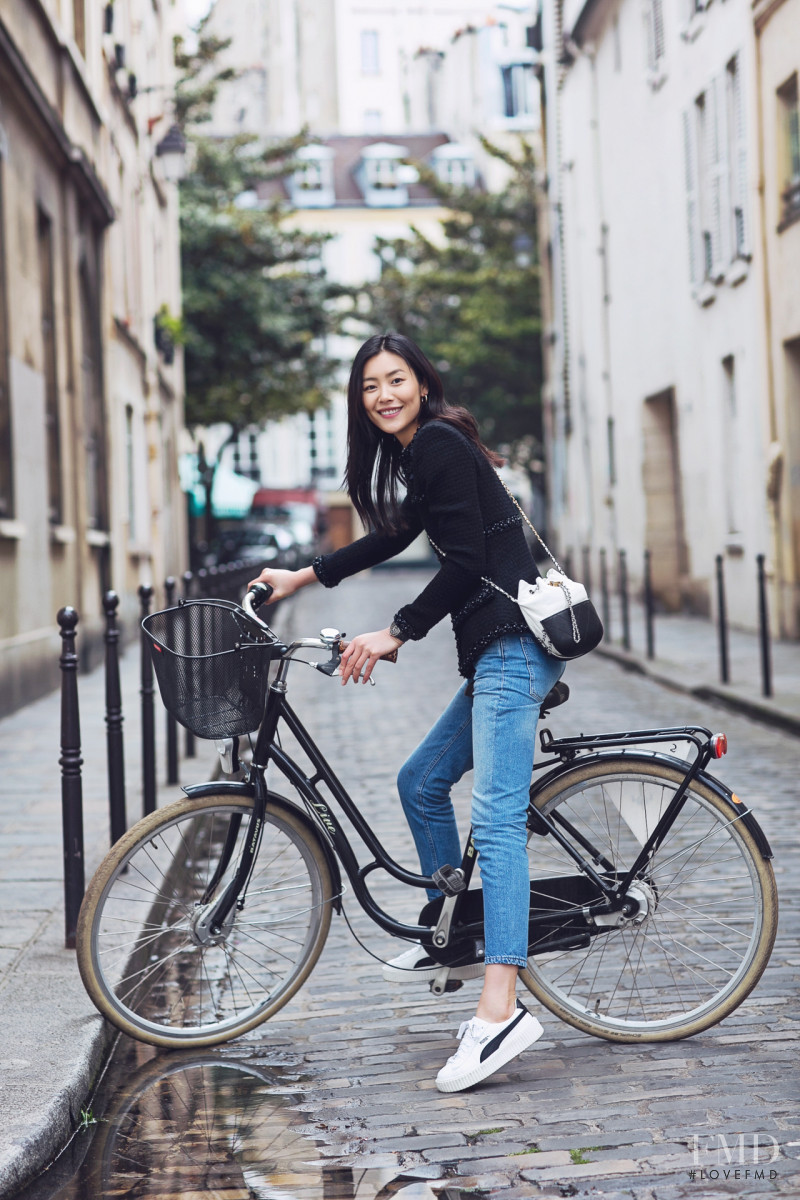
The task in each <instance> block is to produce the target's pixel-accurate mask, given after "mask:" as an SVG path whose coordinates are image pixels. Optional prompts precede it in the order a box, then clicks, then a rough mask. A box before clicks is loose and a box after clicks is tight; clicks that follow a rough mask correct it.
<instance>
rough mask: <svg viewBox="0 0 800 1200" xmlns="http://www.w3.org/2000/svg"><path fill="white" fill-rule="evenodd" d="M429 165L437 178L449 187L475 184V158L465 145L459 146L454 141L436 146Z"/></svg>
mask: <svg viewBox="0 0 800 1200" xmlns="http://www.w3.org/2000/svg"><path fill="white" fill-rule="evenodd" d="M431 166H432V167H433V169H434V171H435V172H436V177H437V179H438V180H439V181H440V182H441V183H444V184H447V185H448V186H449V187H455V188H469V187H474V186H475V159H474V158H473V157H472V151H471V150H470V149H469V148H468V147H467V146H459V145H458V143H456V142H446V143H445V145H444V146H437V147H436V149H435V150H434V152H433V154H432V155H431Z"/></svg>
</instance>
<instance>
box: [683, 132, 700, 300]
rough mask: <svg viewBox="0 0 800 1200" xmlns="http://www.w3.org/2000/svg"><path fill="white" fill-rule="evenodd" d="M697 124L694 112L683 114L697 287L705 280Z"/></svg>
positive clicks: (691, 271) (692, 269)
mask: <svg viewBox="0 0 800 1200" xmlns="http://www.w3.org/2000/svg"><path fill="white" fill-rule="evenodd" d="M696 132H697V122H696V113H695V112H694V111H688V110H687V111H686V112H684V114H683V154H684V170H685V178H686V220H687V225H688V235H689V278H690V279H691V281H692V283H693V284H695V285H697V284H699V283H700V281H701V280H702V278H703V270H702V265H701V264H702V255H701V246H700V221H699V211H698V210H699V191H698V180H697V175H698V172H697V138H696Z"/></svg>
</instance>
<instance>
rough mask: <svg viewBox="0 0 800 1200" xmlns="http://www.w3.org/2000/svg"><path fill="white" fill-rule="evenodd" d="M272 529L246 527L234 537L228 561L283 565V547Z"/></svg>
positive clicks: (270, 565) (265, 565)
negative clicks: (234, 540)
mask: <svg viewBox="0 0 800 1200" xmlns="http://www.w3.org/2000/svg"><path fill="white" fill-rule="evenodd" d="M282 540H283V539H279V538H278V536H276V532H275V531H274V530H272V529H265V528H263V527H261V528H253V527H248V528H245V529H242V530H241V531H240V532H239V534H238V537H237V539H236V545H235V548H234V549H233V551H232V553H231V558H230V561H234V560H238V561H239V562H245V563H260V564H261V566H262V567H285V566H287V563H286V561H285V554H284V549H283V547H282V545H281V541H282Z"/></svg>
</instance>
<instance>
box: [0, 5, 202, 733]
mask: <svg viewBox="0 0 800 1200" xmlns="http://www.w3.org/2000/svg"><path fill="white" fill-rule="evenodd" d="M175 18H176V12H175V10H174V7H173V0H150V2H149V3H147V4H144V3H141V4H139V3H135V2H133V0H130V2H129V3H120V2H117V3H115V4H113V5H111V4H109V5H107V6H103V5H101V4H99V3H98V4H91V3H89V2H88V0H0V574H1V575H2V583H3V600H4V602H3V604H2V606H0V711H10V710H11V709H13V708H15V707H17V706H19V705H20V704H23V703H25V702H27V701H28V700H30V699H32V698H34V697H35V696H36V695H39V694H41V693H42V692H43V691H45V690H47V689H48V688H49V687H52V686H54V685H55V684H56V683H57V682H58V653H59V639H58V637H57V635H56V632H55V628H56V627H55V614H56V611H57V610H58V608H59V607H61V606H62V605H64V604H73V605H74V606H75V607H76V608H77V609H78V612H79V614H80V618H81V624H80V631H81V639H80V640H81V645H82V649H83V653H84V658H85V659H86V660H87V661H88V660H90V659H92V658H93V657H96V653H97V650H98V649H99V644H100V633H101V628H102V621H101V614H102V607H101V599H102V595H103V593H104V591H105V590H106V589H108V588H114V590H116V591H117V592H118V593H119V594H120V596H121V599H122V612H123V616H125V617H129V618H131V620H130V622H129V624H130V628H131V629H133V628H134V625H133V620H132V618H133V617H134V615H135V612H136V597H135V589H136V587H137V585H138V584H139V583H140V582H141V581H143V580H146V579H153V580H154V581H160V580H162V579H163V578H164V575H165V573H166V572H168V571H172V572H175V571H179V570H181V569H182V567H183V565H184V554H185V551H184V542H185V532H184V526H185V522H184V508H183V500H182V496H181V493H180V490H179V485H178V477H177V448H178V446H177V443H178V438H179V435H180V430H181V428H182V424H183V421H182V412H183V403H182V392H183V384H182V368H181V357H180V352H179V351H178V352H177V353H174V352H173V350H172V348H171V346H170V344H169V339H168V338H167V337H166V336H165V335H164V332H163V329H162V328H161V327H162V326H163V316H164V315H165V314H166V315H168V316H177V315H178V313H179V311H180V269H179V256H178V213H177V194H176V188H175V185H174V183H170V182H168V180H167V179H166V178H165V176H164V170H163V164H162V162H161V156H160V155H159V153H158V151H157V148H158V145H159V142H161V141H162V140H163V137H164V135H165V134H166V132H167V130H168V129H169V126H170V124H171V109H170V97H171V95H172V90H173V86H174V67H173V63H172V40H171V34H172V32H173V28H174V23H175ZM159 314H161V316H159ZM157 327H158V328H157ZM156 343H158V345H159V346H160V347H161V349H160V350H159V349H158V348H157V344H156Z"/></svg>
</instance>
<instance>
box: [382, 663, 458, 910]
mask: <svg viewBox="0 0 800 1200" xmlns="http://www.w3.org/2000/svg"><path fill="white" fill-rule="evenodd" d="M466 687H467V685H466V684H464V685H463V686H462V687H461V688H459V690H458V691H457V692H456V694H455V696H454V697H453V699H452V700H451V702H450V704H449V705H448V706H447V708H446V709H445V711H444V712H443V713H442V715H441V717H439V719H438V721H437V722H436V724H435V725H434V726H433V728H432V729H431V731H430V733H428V734H427V736H426V737H425V738H424V739H423V741H422V742H421V743H420V744H419V746H417V748H416V750H415V751H414V753H413V754H412V755H411V757H410V758H409V759H408V760H407V761H406V762H405V763H404V764H403V766H402V767H401V768H400V774H399V775H398V778H397V788H398V791H399V793H400V800H401V802H402V805H403V811H404V812H405V815H406V819H407V821H408V824H409V826H410V828H411V833H412V834H413V837H414V843H415V845H416V847H417V853H418V854H419V861H420V870H421V871H422V874H423V875H431V874H432V873H433V872H434V871H435V870H437V868H439V867H442V866H444V865H445V864H446V863H449V864H450V866H451V867H457V866H459V864H460V863H461V842H460V839H459V836H458V827H457V825H456V818H455V813H454V812H453V803H452V800H451V799H450V791H451V788H452V786H453V784H454V783H456V782H457V781H458V780H459V779H460V778H461V776H462V775H463V774H464V772H465V771H469V770H470V768H471V767H472V700H471V699H470V698H469V697H468V696H466V695H465V692H466ZM440 895H441V892H439V891H436V890H430V891H429V892H428V898H429V899H431V900H435V899H437V898H438V897H439V896H440Z"/></svg>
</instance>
